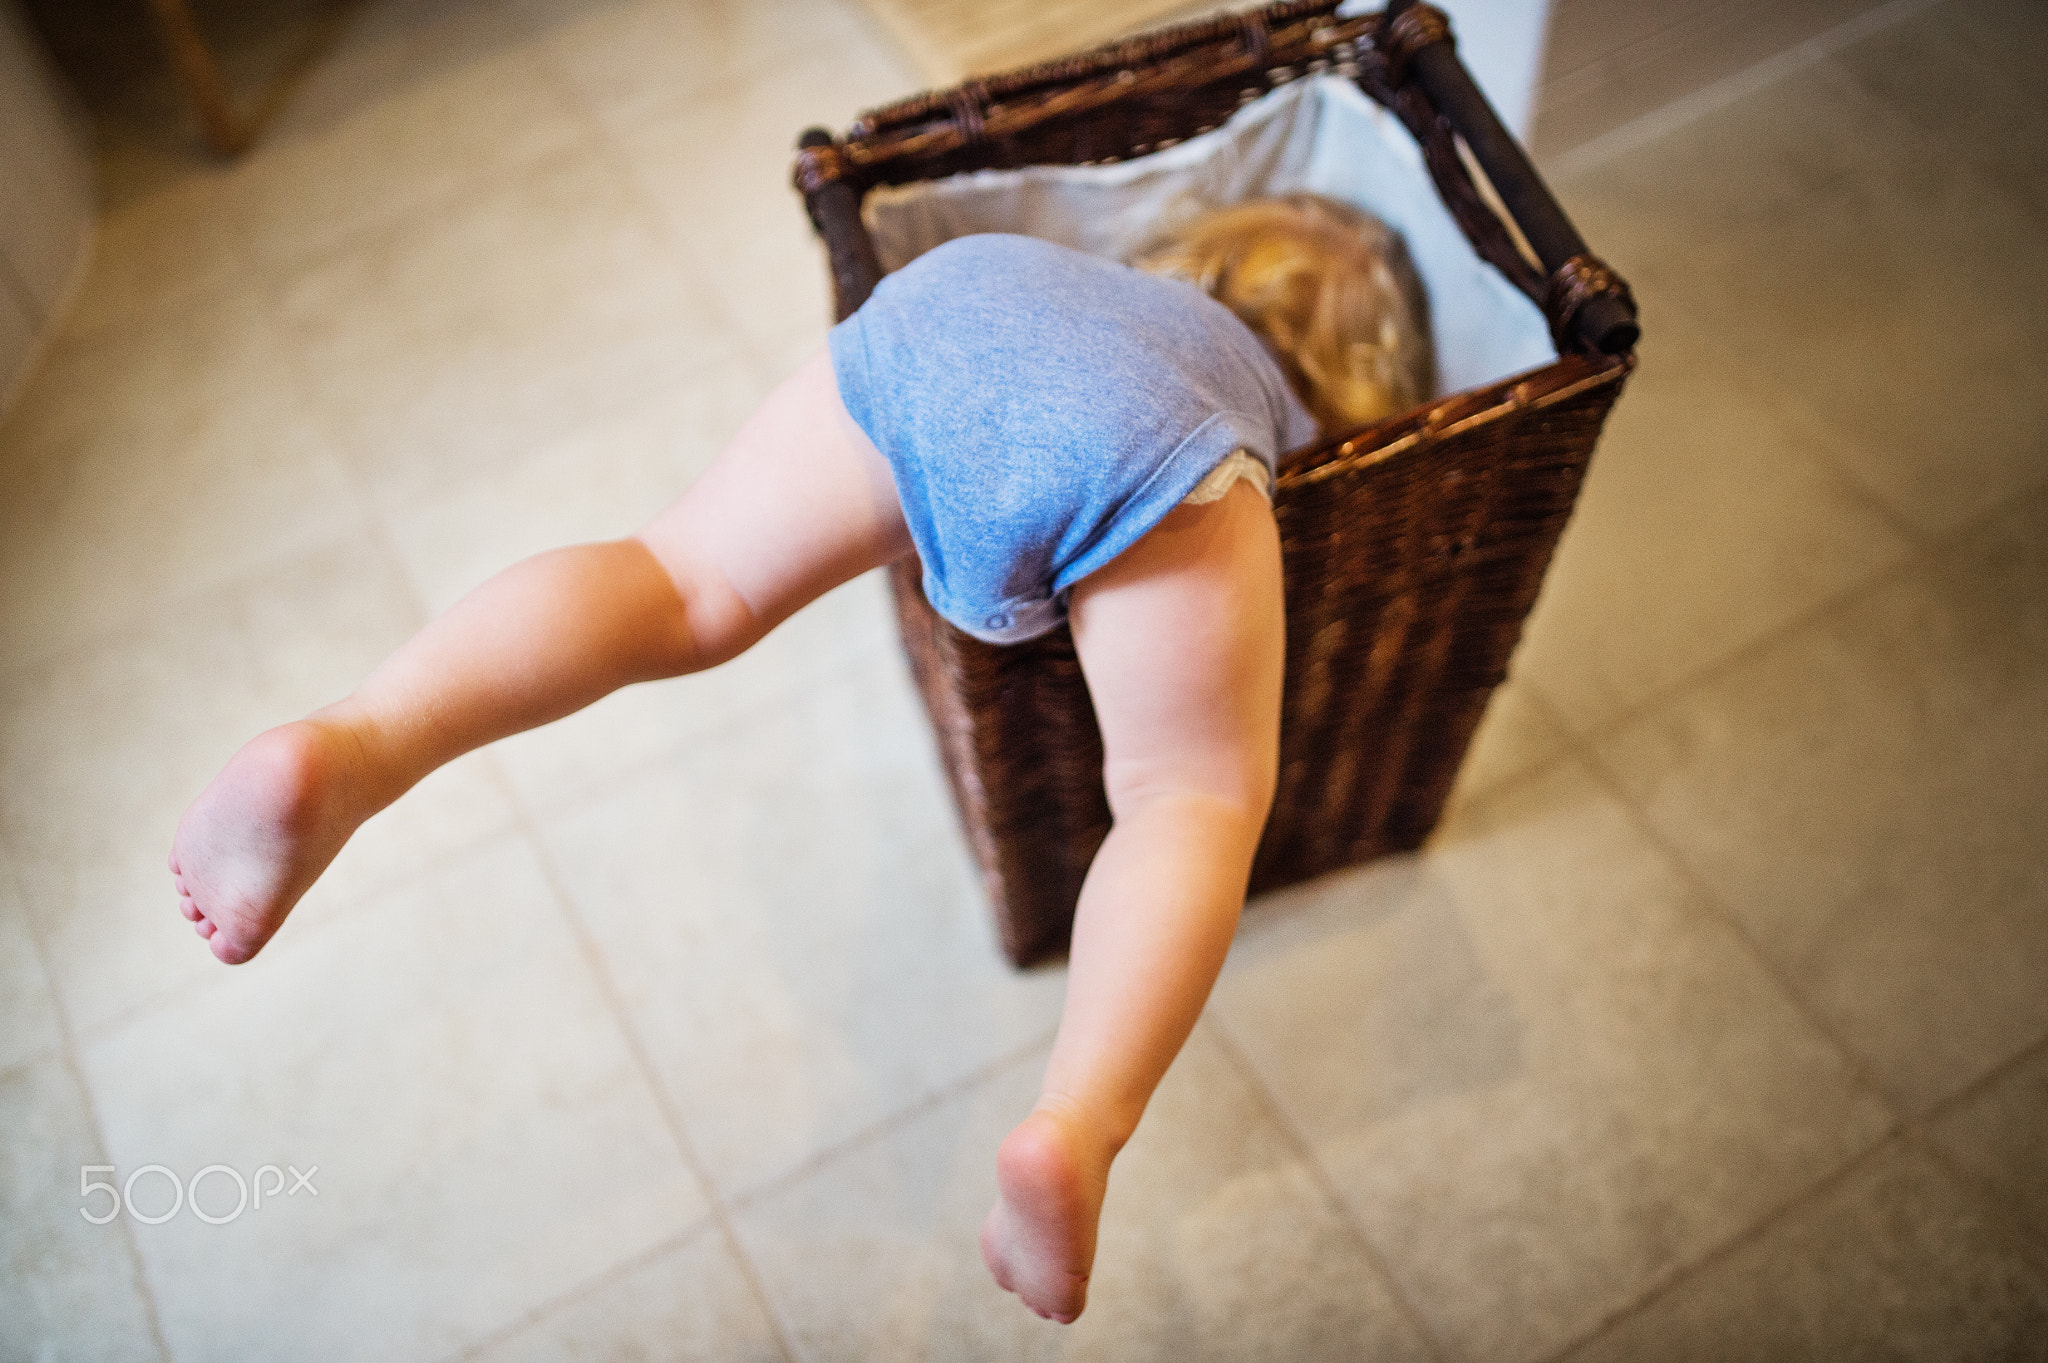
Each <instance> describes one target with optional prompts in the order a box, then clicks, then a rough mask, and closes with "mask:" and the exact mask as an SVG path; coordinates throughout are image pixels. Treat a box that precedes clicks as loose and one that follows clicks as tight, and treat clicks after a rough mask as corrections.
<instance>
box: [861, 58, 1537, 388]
mask: <svg viewBox="0 0 2048 1363" xmlns="http://www.w3.org/2000/svg"><path fill="white" fill-rule="evenodd" d="M1303 190H1306V191H1309V192H1312V193H1316V194H1324V195H1328V196H1329V197H1331V198H1333V199H1342V200H1345V201H1347V202H1350V203H1354V204H1356V205H1358V206H1359V207H1361V208H1363V209H1366V210H1367V211H1368V212H1371V213H1374V214H1376V215H1377V216H1378V217H1379V218H1380V219H1381V220H1382V221H1384V222H1385V223H1386V224H1387V225H1388V226H1390V227H1392V228H1393V229H1394V230H1395V231H1396V232H1399V233H1400V234H1401V236H1402V238H1403V239H1404V240H1405V241H1406V242H1407V245H1408V253H1409V255H1410V256H1411V257H1412V258H1413V260H1414V261H1415V268H1416V271H1417V273H1419V274H1420V275H1421V276H1422V283H1423V288H1424V290H1425V291H1426V292H1427V294H1428V296H1429V310H1430V330H1431V333H1432V335H1433V337H1434V340H1435V343H1436V369H1437V383H1438V385H1439V390H1440V391H1439V393H1438V394H1437V395H1438V396H1441V395H1442V394H1444V393H1456V392H1460V391H1462V390H1464V389H1467V388H1476V387H1479V386H1481V385H1484V384H1488V383H1493V382H1495V381H1497V380H1499V379H1504V378H1506V377H1508V376H1509V375H1511V374H1519V373H1522V372H1523V371H1525V370H1529V369H1534V368H1537V367H1539V366H1541V365H1545V364H1548V363H1550V362H1551V361H1552V360H1554V359H1556V358H1557V351H1556V349H1555V347H1554V346H1553V345H1552V343H1551V339H1550V331H1549V327H1548V326H1547V325H1546V323H1545V322H1544V319H1543V314H1542V313H1541V312H1540V311H1538V310H1537V308H1536V307H1535V305H1534V304H1532V303H1531V302H1530V301H1529V299H1528V298H1527V297H1526V296H1525V295H1523V294H1522V293H1521V292H1520V291H1519V290H1518V289H1516V288H1515V287H1514V286H1513V285H1512V284H1510V283H1508V282H1507V280H1506V279H1504V278H1502V276H1501V274H1500V272H1499V271H1498V270H1496V269H1494V268H1493V267H1492V266H1491V265H1488V264H1487V263H1486V262H1485V261H1483V260H1481V259H1480V258H1479V256H1478V254H1477V253H1476V252H1474V251H1473V249H1472V247H1471V244H1470V243H1469V242H1467V241H1466V240H1465V236H1464V234H1463V233H1462V232H1460V231H1459V230H1458V224H1457V222H1456V221H1455V220H1454V219H1453V218H1452V217H1451V214H1450V211H1449V210H1448V209H1446V208H1445V207H1444V205H1443V200H1442V199H1440V198H1439V197H1438V196H1437V191H1436V185H1435V184H1434V183H1433V182H1432V181H1431V180H1430V178H1429V172H1428V170H1427V169H1426V168H1425V167H1424V165H1423V161H1422V152H1421V149H1420V148H1418V147H1417V146H1416V144H1415V140H1414V138H1412V137H1410V136H1409V134H1408V130H1407V129H1406V128H1404V127H1402V126H1401V123H1400V121H1399V120H1398V119H1396V118H1395V117H1394V116H1393V115H1392V114H1391V113H1389V112H1387V111H1386V110H1385V109H1383V108H1381V107H1380V106H1379V105H1377V104H1375V103H1374V102H1373V101H1372V100H1371V99H1369V98H1368V97H1367V96H1366V95H1365V94H1364V93H1362V92H1361V91H1360V90H1359V89H1358V88H1357V87H1356V86H1354V85H1352V84H1351V83H1350V82H1349V81H1346V80H1343V79H1341V78H1338V77H1334V76H1323V77H1314V78H1310V79H1306V80H1300V81H1295V82H1292V83H1291V84H1288V85H1284V86H1282V87H1281V88H1280V89H1278V90H1275V91H1273V92H1272V93H1271V94H1268V95H1265V96H1263V97H1262V98H1260V99H1257V100H1254V101H1252V102H1251V103H1250V104H1247V105H1246V106H1245V107H1244V108H1242V109H1240V110H1238V111H1237V113H1236V114H1235V115H1233V116H1232V117H1231V118H1230V120H1229V121H1228V122H1226V123H1225V124H1224V125H1223V126H1222V127H1219V128H1216V129H1214V130H1213V131H1210V132H1207V133H1203V134H1202V135H1201V136H1199V137H1192V138H1189V139H1188V140H1187V141H1185V142H1182V143H1179V144H1178V145H1176V146H1172V147H1168V148H1167V149H1166V150H1164V151H1158V152H1154V153H1152V154H1150V155H1148V156H1143V157H1138V158H1136V159H1133V160H1129V161H1120V162H1116V163H1114V164H1111V165H1101V166H1030V167H1027V168H1025V169H1023V170H984V171H975V172H972V173H970V174H966V175H955V176H951V177H949V178H947V179H943V180H926V181H921V182H918V183H916V184H910V185H899V186H885V187H883V188H880V189H877V190H876V191H874V192H873V193H872V194H870V195H869V196H868V199H867V204H866V207H865V209H864V215H865V218H866V221H867V225H868V230H869V232H870V233H871V234H872V235H873V237H874V241H875V248H876V251H877V252H878V254H879V255H880V257H881V261H882V265H883V267H884V268H885V269H890V270H894V269H898V268H900V267H902V266H903V265H906V264H908V263H909V262H910V261H912V260H914V259H916V258H917V257H918V256H919V255H921V254H923V253H924V252H926V251H929V250H930V249H931V248H932V247H934V246H937V245H938V244H939V243H940V242H943V241H948V240H951V239H952V238H954V237H960V236H966V235H969V234H970V233H974V232H1017V233H1022V234H1024V235H1026V236H1033V237H1042V238H1044V239H1045V240H1047V241H1055V242H1058V243H1060V244H1061V245H1063V246H1071V247H1074V248H1075V249H1077V250H1082V251H1088V252H1091V253H1093V254H1095V255H1099V256H1107V257H1109V258H1110V259H1112V260H1128V259H1130V258H1131V257H1132V256H1134V255H1136V254H1137V253H1138V252H1139V251H1140V250H1142V249H1143V248H1144V247H1145V246H1147V245H1148V244H1149V243H1150V242H1151V241H1152V240H1153V239H1155V238H1156V237H1158V236H1159V235H1160V234H1161V233H1162V232H1164V231H1166V230H1168V229H1170V228H1172V227H1173V226H1175V225H1177V224H1179V223H1182V222H1185V221H1187V220H1188V219H1190V218H1193V217H1195V216H1197V215H1199V214H1201V213H1204V212H1207V211H1208V210H1210V209H1212V208H1217V207H1220V206H1222V205H1225V204H1230V203H1236V202H1238V201H1239V200H1242V199H1249V198H1256V197H1259V196H1262V195H1270V194H1291V193H1296V192H1299V191H1303Z"/></svg>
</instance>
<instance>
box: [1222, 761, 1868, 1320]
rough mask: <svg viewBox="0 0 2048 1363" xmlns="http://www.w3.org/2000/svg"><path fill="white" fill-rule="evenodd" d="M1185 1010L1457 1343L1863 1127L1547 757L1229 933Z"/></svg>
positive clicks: (1849, 1079) (1818, 1055)
mask: <svg viewBox="0 0 2048 1363" xmlns="http://www.w3.org/2000/svg"><path fill="white" fill-rule="evenodd" d="M1290 904H1291V905H1292V910H1291V911H1290V910H1289V907H1288V906H1289V905H1290ZM1211 1011H1212V1013H1213V1014H1214V1015H1215V1017H1216V1018H1217V1020H1218V1022H1219V1024H1220V1025H1221V1026H1222V1027H1223V1028H1224V1029H1225V1031H1227V1032H1228V1034H1229V1035H1230V1036H1231V1037H1232V1038H1233V1039H1234V1040H1235V1041H1236V1042H1237V1043H1238V1044H1239V1046H1240V1047H1241V1048H1242V1049H1243V1050H1244V1051H1245V1053H1246V1054H1247V1056H1248V1057H1249V1059H1250V1061H1251V1063H1252V1065H1253V1067H1254V1068H1255V1069H1256V1070H1257V1071H1258V1072H1259V1074H1260V1075H1261V1077H1262V1078H1263V1080H1264V1081H1265V1084H1266V1086H1267V1087H1268V1089H1269V1090H1270V1091H1271V1092H1272V1093H1273V1094H1274V1096H1275V1097H1276V1099H1277V1100H1278V1102H1279V1104H1280V1106H1281V1108H1282V1109H1283V1110H1284V1111H1285V1113H1286V1114H1287V1116H1288V1118H1289V1120H1290V1121H1291V1122H1292V1123H1293V1125H1294V1126H1295V1128H1296V1129H1297V1130H1299V1131H1301V1132H1302V1134H1303V1136H1304V1137H1305V1139H1307V1141H1308V1142H1309V1143H1310V1145H1311V1147H1312V1148H1313V1150H1314V1151H1315V1153H1316V1156H1317V1158H1318V1160H1319V1161H1320V1162H1321V1164H1322V1165H1323V1167H1324V1168H1325V1169H1327V1170H1328V1171H1329V1173H1330V1176H1331V1178H1332V1180H1333V1181H1334V1183H1335V1185H1336V1188H1337V1191H1338V1194H1339V1196H1340V1197H1342V1198H1343V1199H1344V1201H1345V1203H1346V1205H1347V1206H1348V1207H1349V1208H1350V1210H1351V1213H1352V1215H1353V1216H1354V1217H1355V1218H1356V1220H1357V1222H1358V1224H1359V1226H1360V1227H1361V1228H1362V1229H1363V1231H1364V1233H1365V1235H1366V1237H1367V1239H1368V1240H1369V1241H1370V1242H1372V1243H1373V1244H1374V1245H1376V1246H1378V1247H1379V1249H1380V1251H1381V1253H1382V1254H1383V1255H1384V1256H1385V1257H1386V1260H1387V1262H1388V1265H1389V1271H1390V1272H1391V1273H1392V1274H1393V1275H1394V1277H1395V1279H1396V1280H1397V1281H1398V1282H1399V1283H1400V1285H1401V1287H1402V1288H1403V1289H1404V1291H1405V1293H1406V1295H1407V1298H1408V1300H1409V1301H1411V1302H1413V1303H1414V1304H1415V1306H1416V1308H1417V1310H1419V1311H1420V1312H1421V1314H1422V1315H1423V1317H1424V1318H1425V1319H1426V1320H1428V1321H1429V1322H1430V1323H1431V1325H1432V1326H1433V1327H1434V1329H1435V1331H1436V1333H1437V1334H1438V1336H1439V1337H1440V1338H1441V1339H1443V1340H1444V1341H1445V1342H1446V1343H1447V1344H1448V1345H1449V1346H1450V1348H1451V1349H1452V1350H1453V1351H1454V1352H1455V1353H1457V1354H1458V1355H1461V1356H1463V1357H1468V1358H1486V1359H1499V1360H1515V1359H1535V1358H1543V1357H1547V1356H1548V1355H1549V1354H1551V1353H1552V1352H1554V1351H1555V1350H1557V1349H1558V1348H1560V1347H1562V1346H1563V1345H1565V1344H1567V1343H1569V1342H1570V1341H1571V1340H1573V1339H1574V1338H1576V1337H1577V1336H1579V1335H1580V1334H1582V1333H1583V1332H1585V1331H1587V1330H1590V1329H1591V1328H1593V1327H1594V1326H1595V1325H1596V1324H1597V1323H1598V1322H1599V1321H1600V1320H1601V1319H1602V1318H1603V1317H1604V1316H1606V1315H1607V1314H1608V1313H1609V1312H1612V1311H1614V1310H1616V1309H1618V1308H1620V1307H1622V1306H1624V1305H1626V1304H1627V1303H1628V1302H1629V1301H1630V1300H1631V1299H1632V1298H1633V1297H1634V1296H1635V1295H1636V1294H1638V1293H1640V1292H1642V1291H1643V1290H1645V1289H1646V1288H1647V1287H1649V1286H1650V1285H1652V1284H1654V1283H1655V1282H1657V1281H1658V1280H1659V1279H1661V1278H1663V1277H1665V1276H1666V1275H1668V1274H1670V1273H1672V1272H1674V1271H1676V1270H1678V1269H1680V1268H1682V1267H1684V1266H1685V1265H1686V1264H1688V1263H1691V1262H1694V1261H1696V1260H1698V1259H1699V1258H1700V1257H1701V1256H1702V1255H1704V1254H1705V1253H1707V1252H1708V1251H1709V1250H1711V1249H1712V1248H1713V1247H1715V1246H1716V1245H1718V1244H1721V1243H1722V1242H1724V1241H1726V1240H1727V1239H1728V1238H1729V1237H1730V1236H1731V1235H1734V1234H1736V1233H1737V1232H1739V1231H1741V1230H1742V1229H1743V1228H1744V1227H1746V1226H1747V1225H1749V1224H1750V1223H1751V1222H1753V1221H1754V1220H1755V1219H1756V1218H1757V1217H1759V1216H1761V1215H1762V1214H1764V1213H1765V1212H1767V1211H1769V1210H1770V1209H1771V1208H1773V1207H1775V1206H1777V1205H1779V1204H1781V1203H1783V1202H1784V1201H1785V1200H1786V1199H1788V1198H1790V1197H1791V1196H1793V1195H1794V1194H1796V1193H1797V1192H1798V1191H1799V1190H1801V1189H1802V1188H1804V1187H1806V1186H1808V1185H1810V1184H1811V1183H1812V1182H1814V1181H1815V1180H1816V1179H1818V1178H1821V1177H1823V1176H1825V1175H1826V1174H1827V1173H1829V1172H1830V1171H1832V1170H1834V1169H1837V1168H1839V1167H1841V1166H1842V1165H1843V1164H1844V1163H1845V1162H1846V1161H1847V1160H1849V1159H1850V1158H1851V1157H1853V1156H1854V1155H1855V1154H1857V1153H1858V1152H1860V1151H1861V1150H1864V1149H1867V1148H1868V1147H1869V1146H1870V1145H1871V1144H1872V1143H1874V1142H1875V1140H1876V1139H1877V1138H1878V1137H1879V1135H1880V1134H1881V1133H1882V1132H1883V1131H1884V1130H1885V1129H1886V1127H1887V1125H1888V1124H1889V1120H1890V1119H1889V1116H1888V1114H1887V1113H1886V1111H1885V1110H1884V1108H1883V1107H1882V1105H1881V1104H1879V1103H1878V1102H1877V1101H1876V1100H1875V1098H1874V1097H1873V1096H1871V1095H1869V1094H1868V1093H1867V1092H1866V1091H1865V1090H1863V1089H1861V1088H1860V1087H1859V1086H1858V1085H1857V1083H1856V1081H1855V1080H1854V1078H1853V1076H1852V1075H1851V1073H1850V1072H1849V1070H1848V1067H1847V1066H1846V1064H1845V1063H1844V1061H1843V1059H1842V1058H1841V1056H1840V1055H1839V1053H1838V1052H1837V1051H1836V1050H1835V1049H1834V1048H1833V1047H1832V1046H1830V1045H1829V1044H1828V1043H1827V1042H1826V1041H1825V1039H1824V1038H1822V1037H1821V1036H1819V1035H1818V1034H1817V1033H1815V1032H1814V1031H1813V1030H1812V1028H1810V1027H1809V1026H1808V1025H1807V1024H1806V1022H1805V1021H1804V1020H1803V1019H1802V1017H1801V1016H1800V1015H1799V1013H1798V1012H1797V1011H1796V1010H1795V1009H1794V1008H1793V1007H1792V1006H1791V1004H1790V1002H1789V1001H1788V1000H1786V999H1785V998H1784V997H1783V996H1782V995H1781V994H1780V993H1779V992H1778V990H1777V989H1776V988H1775V986H1774V985H1773V984H1772V982H1771V981H1770V979H1769V977H1768V976H1767V975H1765V974H1764V972H1763V971H1762V970H1760V969H1759V968H1758V967H1757V965H1756V964H1755V962H1754V960H1753V958H1752V957H1751V956H1750V955H1749V954H1748V953H1747V952H1746V951H1745V950H1744V949H1743V947H1742V946H1741V944H1740V943H1739V942H1738V941H1737V940H1736V939H1735V937H1734V936H1733V934H1731V933H1729V932H1728V931H1727V930H1726V929H1724V928H1723V927H1721V926H1720V925H1719V923H1718V922H1717V921H1716V919H1715V917H1714V915H1713V914H1712V913H1711V912H1710V911H1709V908H1708V906H1707V905H1706V904H1704V903H1703V902H1702V901H1701V898H1700V896H1699V895H1698V894H1697V893H1695V892H1694V891H1693V890H1691V889H1690V888H1689V887H1688V885H1687V883H1686V882H1685V881H1684V880H1683V879H1682V878H1681V877H1680V876H1679V875H1678V874H1677V872H1676V871H1675V870H1674V869H1673V868H1672V867H1670V866H1669V865H1668V864H1667V863H1666V862H1665V861H1664V860H1663V859H1662V858H1661V857H1660V856H1659V855H1658V854H1657V852H1656V851H1655V850H1654V849H1653V848H1652V847H1651V846H1650V845H1649V844H1648V843H1646V842H1645V840H1644V839H1643V838H1642V836H1641V834H1640V833H1639V832H1638V831H1637V830H1636V829H1635V827H1634V826H1633V825H1632V824H1631V823H1630V821H1629V820H1628V818H1627V816H1626V814H1625V813H1624V812H1623V810H1622V809H1621V808H1620V806H1619V805H1617V804H1616V803H1615V802H1614V801H1613V800H1611V799H1610V798H1609V797H1608V796H1607V795H1606V794H1605V793H1604V791H1603V790H1602V789H1601V787H1599V786H1598V785H1597V784H1596V783H1595V782H1594V781H1593V780H1592V779H1591V778H1590V777H1589V776H1587V775H1586V774H1585V773H1584V772H1583V770H1582V769H1580V768H1579V767H1578V766H1577V764H1575V763H1566V764H1563V765H1562V766H1560V767H1559V768H1558V769H1556V770H1554V771H1552V772H1548V773H1545V774H1542V775H1540V776H1537V777H1535V778H1533V779H1531V780H1528V781H1525V782H1522V783H1519V784H1516V785H1514V786H1512V787H1509V788H1506V789H1504V790H1502V791H1501V792H1500V793H1499V794H1498V795H1497V796H1496V797H1495V798H1494V799H1492V800H1490V801H1487V802H1484V803H1482V804H1481V805H1479V806H1477V807H1476V808H1475V809H1473V810H1472V811H1470V812H1467V813H1463V814H1460V815H1458V816H1457V817H1455V818H1454V819H1453V820H1452V822H1451V823H1450V824H1449V825H1448V826H1447V827H1445V828H1443V829H1440V830H1439V831H1438V833H1437V835H1436V837H1435V839H1434V840H1433V841H1432V843H1431V844H1430V847H1429V849H1428V851H1427V852H1426V853H1425V854H1423V855H1421V856H1419V857H1414V858H1404V859H1396V860H1391V861H1386V862H1382V863H1379V864H1378V865H1377V866H1374V867H1371V868H1368V869H1365V870H1363V871H1359V872H1352V873H1345V874H1341V875H1337V876H1332V877H1329V878H1327V879H1325V880H1323V881H1321V882H1317V883H1315V884H1312V885H1310V886H1306V887H1303V888H1302V889H1300V890H1297V891H1292V892H1289V893H1288V894H1287V895H1285V896H1283V897H1282V902H1281V903H1279V904H1276V905H1274V906H1272V907H1271V908H1269V909H1268V910H1267V911H1266V912H1263V913H1261V914H1259V915H1257V916H1256V917H1254V918H1250V919H1247V920H1246V928H1245V930H1244V932H1243V933H1242V934H1241V936H1240V940H1239V942H1238V944H1237V948H1236V950H1235V951H1234V953H1233V955H1232V957H1231V961H1230V963H1229V965H1228V966H1227V967H1226V970H1225V973H1224V977H1223V979H1222V982H1221V983H1220V985H1219V986H1218V989H1217V992H1216V997H1215V999H1214V1001H1213V1002H1212V1004H1211Z"/></svg>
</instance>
